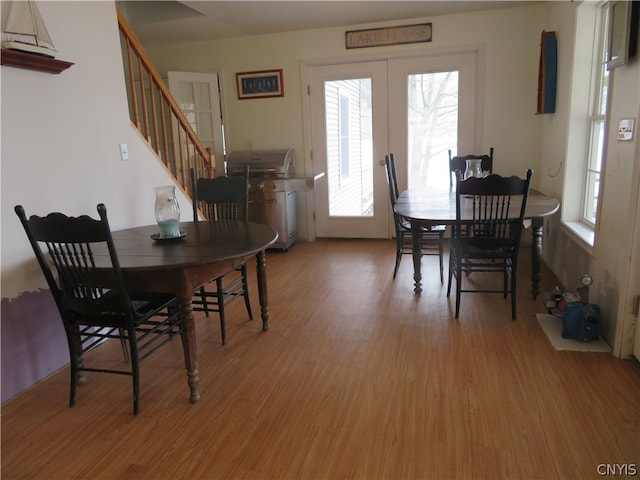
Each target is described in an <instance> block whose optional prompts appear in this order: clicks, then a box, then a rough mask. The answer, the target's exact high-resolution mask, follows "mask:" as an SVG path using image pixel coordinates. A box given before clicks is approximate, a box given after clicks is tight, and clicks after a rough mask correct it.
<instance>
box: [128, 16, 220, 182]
mask: <svg viewBox="0 0 640 480" xmlns="http://www.w3.org/2000/svg"><path fill="white" fill-rule="evenodd" d="M118 26H119V29H120V44H121V46H122V59H123V63H124V73H125V77H126V85H127V96H128V99H129V115H130V118H131V122H132V123H133V124H134V125H135V126H136V127H137V129H138V130H139V131H140V133H141V134H142V136H143V137H144V138H145V139H146V141H147V143H148V144H149V147H150V148H151V149H153V151H154V152H155V153H156V155H157V156H158V158H159V159H160V160H161V161H162V163H163V164H164V166H165V167H166V168H167V170H168V171H169V172H170V173H171V174H172V175H173V177H174V179H175V181H176V183H177V184H178V185H179V186H180V187H181V188H182V189H183V191H184V192H185V193H187V194H189V190H190V174H189V170H190V168H191V167H194V168H195V169H196V175H197V176H198V177H213V175H214V168H215V158H214V156H213V154H212V153H211V149H207V148H205V147H204V146H203V145H202V143H201V142H200V140H199V138H198V136H197V135H196V133H195V132H194V129H193V127H192V126H191V124H190V123H189V121H188V120H187V118H186V117H185V116H184V114H183V113H182V110H181V109H180V107H179V106H178V104H177V103H176V101H175V99H174V98H173V95H172V94H171V92H170V91H169V88H168V87H167V85H166V83H165V82H164V80H163V79H162V77H161V76H160V74H159V73H158V71H157V70H156V68H155V66H154V65H153V63H152V62H151V59H150V58H149V56H148V55H147V53H146V52H145V50H144V48H143V47H142V44H141V43H140V42H139V40H138V38H137V37H136V35H135V33H134V32H133V30H132V29H131V27H130V26H129V24H128V23H127V21H126V19H125V18H124V16H123V15H122V13H121V12H120V10H118Z"/></svg>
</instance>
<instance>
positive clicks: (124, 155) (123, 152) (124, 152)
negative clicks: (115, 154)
mask: <svg viewBox="0 0 640 480" xmlns="http://www.w3.org/2000/svg"><path fill="white" fill-rule="evenodd" d="M120 159H121V160H122V161H125V160H129V147H127V144H126V143H121V144H120Z"/></svg>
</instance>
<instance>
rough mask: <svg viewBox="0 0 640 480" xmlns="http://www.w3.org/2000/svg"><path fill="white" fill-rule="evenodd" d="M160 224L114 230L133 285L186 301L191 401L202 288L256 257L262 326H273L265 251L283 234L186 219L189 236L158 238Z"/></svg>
mask: <svg viewBox="0 0 640 480" xmlns="http://www.w3.org/2000/svg"><path fill="white" fill-rule="evenodd" d="M158 231H159V228H158V226H157V225H149V226H144V227H136V228H128V229H125V230H117V231H114V232H112V236H113V240H114V243H115V246H116V251H117V253H118V259H119V260H120V266H121V268H122V271H123V275H124V278H125V282H126V284H127V287H128V288H129V289H131V290H137V291H153V292H166V293H173V294H174V295H176V297H177V298H178V301H179V302H180V313H181V338H182V346H183V349H184V362H185V367H186V369H187V379H188V384H189V388H190V391H191V396H190V400H191V402H193V403H195V402H197V401H198V400H199V399H200V393H199V391H198V382H199V378H198V354H197V350H196V331H195V322H194V316H193V309H192V303H191V300H192V297H193V293H194V291H195V289H196V288H198V287H199V286H200V285H203V284H205V283H207V282H208V281H210V280H213V279H215V278H217V277H219V276H220V275H222V274H224V273H227V272H228V271H230V270H232V269H234V268H235V267H237V266H238V265H240V264H241V263H242V262H244V261H246V260H247V259H248V258H250V257H251V256H253V255H255V257H256V264H257V280H258V295H259V299H260V311H261V317H262V329H263V330H268V329H269V302H268V297H267V276H266V262H265V249H266V248H267V247H269V246H270V245H271V244H273V243H274V242H275V241H276V240H277V238H278V233H277V232H276V231H275V230H274V229H273V228H271V227H269V226H267V225H261V224H258V223H251V222H249V223H244V222H206V221H203V222H197V223H196V222H184V223H180V231H181V232H184V233H185V234H186V236H185V237H184V238H181V239H175V240H162V241H154V240H152V239H151V235H153V234H157V233H158ZM101 261H104V262H105V263H104V264H105V265H110V263H108V257H107V255H106V252H104V253H102V254H98V255H96V264H97V265H98V266H100V264H101Z"/></svg>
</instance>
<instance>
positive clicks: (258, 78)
mask: <svg viewBox="0 0 640 480" xmlns="http://www.w3.org/2000/svg"><path fill="white" fill-rule="evenodd" d="M236 87H237V89H238V99H240V100H245V99H251V98H272V97H284V83H283V79H282V69H277V70H257V71H253V72H239V73H236Z"/></svg>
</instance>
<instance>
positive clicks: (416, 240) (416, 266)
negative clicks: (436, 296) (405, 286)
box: [411, 221, 422, 294]
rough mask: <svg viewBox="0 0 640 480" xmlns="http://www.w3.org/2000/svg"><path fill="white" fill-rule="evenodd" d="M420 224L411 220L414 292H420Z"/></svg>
mask: <svg viewBox="0 0 640 480" xmlns="http://www.w3.org/2000/svg"><path fill="white" fill-rule="evenodd" d="M420 236H421V226H420V223H419V222H415V221H412V222H411V237H412V239H413V252H412V253H413V282H414V283H413V285H414V287H413V291H414V293H416V294H419V293H421V292H422V273H421V272H420V267H421V264H422V245H421V244H420Z"/></svg>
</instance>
